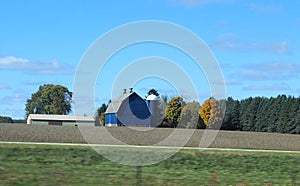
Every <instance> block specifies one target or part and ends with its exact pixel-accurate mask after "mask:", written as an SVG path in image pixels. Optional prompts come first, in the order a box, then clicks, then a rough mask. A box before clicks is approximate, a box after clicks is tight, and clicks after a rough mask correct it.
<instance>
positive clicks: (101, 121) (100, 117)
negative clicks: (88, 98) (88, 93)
mask: <svg viewBox="0 0 300 186" xmlns="http://www.w3.org/2000/svg"><path fill="white" fill-rule="evenodd" d="M110 102H111V101H109V102H108V104H109V103H110ZM108 104H105V103H102V105H101V106H100V107H99V108H98V109H97V111H96V113H95V118H96V119H95V121H96V125H98V126H99V125H100V126H104V125H105V112H106V109H107V107H108Z"/></svg>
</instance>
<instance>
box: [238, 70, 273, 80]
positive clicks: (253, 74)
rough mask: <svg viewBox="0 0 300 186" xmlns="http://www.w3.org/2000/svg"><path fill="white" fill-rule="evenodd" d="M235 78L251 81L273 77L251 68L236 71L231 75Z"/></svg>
mask: <svg viewBox="0 0 300 186" xmlns="http://www.w3.org/2000/svg"><path fill="white" fill-rule="evenodd" d="M233 76H234V77H235V78H237V79H243V80H251V81H259V80H270V79H273V77H270V76H269V75H267V74H265V73H263V72H261V71H258V70H252V69H243V70H239V71H237V73H236V74H234V75H233Z"/></svg>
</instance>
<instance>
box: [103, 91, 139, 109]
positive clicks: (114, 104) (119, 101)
mask: <svg viewBox="0 0 300 186" xmlns="http://www.w3.org/2000/svg"><path fill="white" fill-rule="evenodd" d="M133 94H136V95H137V96H139V95H138V94H137V93H135V92H130V93H124V94H122V95H121V96H119V97H117V98H116V99H114V100H112V101H111V103H110V104H109V105H108V108H107V109H106V112H105V113H106V114H108V113H117V112H118V111H119V109H120V107H121V105H122V103H123V102H124V101H125V100H126V99H128V98H129V96H131V95H133Z"/></svg>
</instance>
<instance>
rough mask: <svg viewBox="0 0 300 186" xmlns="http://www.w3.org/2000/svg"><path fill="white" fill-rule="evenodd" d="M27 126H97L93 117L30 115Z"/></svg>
mask: <svg viewBox="0 0 300 186" xmlns="http://www.w3.org/2000/svg"><path fill="white" fill-rule="evenodd" d="M27 124H43V125H63V126H79V125H80V126H95V120H94V118H93V117H91V116H72V115H53V114H29V116H28V118H27Z"/></svg>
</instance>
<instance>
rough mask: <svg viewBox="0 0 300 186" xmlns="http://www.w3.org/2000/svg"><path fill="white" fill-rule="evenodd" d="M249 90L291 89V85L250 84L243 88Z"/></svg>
mask: <svg viewBox="0 0 300 186" xmlns="http://www.w3.org/2000/svg"><path fill="white" fill-rule="evenodd" d="M243 89H244V90H247V91H290V90H291V87H290V86H289V85H288V84H286V83H280V84H273V85H249V86H246V87H244V88H243Z"/></svg>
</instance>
